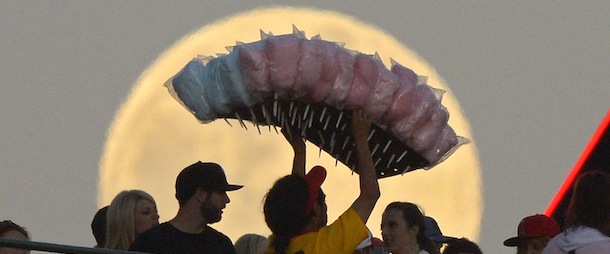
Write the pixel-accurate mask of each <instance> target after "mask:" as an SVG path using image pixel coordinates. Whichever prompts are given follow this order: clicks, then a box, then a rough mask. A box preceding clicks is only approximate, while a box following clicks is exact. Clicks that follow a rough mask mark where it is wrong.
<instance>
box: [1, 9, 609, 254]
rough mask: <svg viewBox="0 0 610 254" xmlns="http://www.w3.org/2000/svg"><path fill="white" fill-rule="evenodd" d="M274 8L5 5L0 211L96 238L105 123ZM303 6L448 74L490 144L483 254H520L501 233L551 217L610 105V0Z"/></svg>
mask: <svg viewBox="0 0 610 254" xmlns="http://www.w3.org/2000/svg"><path fill="white" fill-rule="evenodd" d="M274 3H275V4H277V3H280V1H259V3H254V2H248V3H243V2H238V1H181V2H180V3H173V2H171V3H170V2H169V1H168V2H160V1H159V2H153V1H104V2H101V1H100V2H94V1H61V2H56V1H3V2H1V3H0V38H2V43H0V59H1V60H0V117H1V119H2V122H1V125H0V172H1V173H2V174H1V176H0V219H12V220H13V221H15V222H17V223H19V224H22V225H24V226H26V227H28V229H29V230H30V231H31V233H32V235H33V237H34V239H35V240H38V241H47V242H56V243H64V244H74V245H83V246H92V245H93V244H94V240H93V237H92V236H91V233H90V228H89V223H90V221H91V218H92V216H93V214H94V213H95V211H96V210H97V204H96V191H97V189H96V184H97V174H98V162H99V160H100V156H101V153H102V149H103V146H104V142H105V136H106V131H107V128H108V127H109V125H110V124H111V122H112V119H113V117H114V114H115V112H116V110H117V109H118V108H119V106H120V105H121V103H122V101H123V100H124V99H125V98H126V96H127V95H128V94H129V92H130V89H131V87H132V85H133V84H134V83H135V81H136V80H137V78H138V77H139V76H140V74H141V73H142V71H144V70H145V69H146V68H147V67H148V66H149V65H150V64H151V62H152V61H153V60H155V59H156V58H157V57H158V55H159V54H160V53H161V52H163V51H164V50H165V49H167V48H168V47H170V46H171V45H172V44H173V43H174V42H175V41H176V40H178V39H180V38H181V37H183V36H185V35H187V34H189V33H190V32H192V31H193V30H196V29H198V28H200V27H202V26H203V25H205V24H209V23H212V22H214V21H216V20H218V19H222V18H223V17H226V16H228V15H232V14H236V13H239V12H242V11H247V10H251V9H253V8H256V7H265V6H272V5H273V4H274ZM284 3H285V2H284ZM290 3H292V4H284V5H290V6H303V7H315V8H319V9H328V10H334V11H338V12H341V13H343V14H347V15H351V16H354V17H356V18H358V19H360V20H361V21H363V22H366V23H369V24H371V25H373V26H377V27H379V28H381V29H383V30H385V31H386V32H388V33H389V34H391V35H392V36H394V37H396V38H397V39H398V40H399V41H400V42H402V43H403V44H405V45H406V46H408V47H409V48H410V49H412V50H414V51H415V52H417V53H418V54H419V55H420V56H421V57H422V58H423V59H424V60H425V61H426V62H428V63H429V64H431V65H432V66H433V67H434V68H435V69H436V71H437V72H438V73H439V75H440V76H441V77H443V78H444V80H445V81H446V82H447V84H448V86H449V87H450V88H451V92H452V93H453V94H454V96H455V97H456V98H457V99H458V101H459V102H460V104H461V105H462V108H463V111H464V114H465V116H466V117H467V118H468V119H469V120H470V123H471V127H472V131H473V136H474V137H473V138H474V139H475V140H476V141H477V148H478V151H479V156H480V158H481V166H482V171H483V185H484V187H483V188H484V201H485V211H484V217H483V224H482V225H483V226H482V231H481V237H480V239H479V243H480V245H481V246H482V248H483V250H484V251H485V252H486V253H514V252H515V250H514V249H511V248H507V247H504V246H503V245H502V241H503V240H504V239H506V238H508V237H511V236H513V235H514V234H515V233H516V226H517V223H518V222H519V220H520V219H521V218H522V217H524V216H526V215H530V214H534V213H542V212H544V210H545V208H546V207H547V205H548V203H549V202H550V200H551V199H552V198H553V196H554V195H555V193H556V191H557V189H558V188H559V186H560V185H561V183H562V182H563V179H564V177H565V176H566V175H567V174H568V172H569V171H570V170H571V168H572V166H573V165H574V163H575V162H576V160H577V159H578V157H579V156H580V154H581V152H582V150H583V148H584V147H585V145H586V144H587V142H588V141H589V139H590V137H591V135H592V134H593V132H594V131H595V129H596V128H597V126H598V124H599V123H600V121H601V120H602V118H603V117H604V115H605V114H606V112H607V111H608V110H609V108H610V107H609V105H610V85H609V84H607V82H606V81H607V73H608V66H610V46H608V38H610V30H609V29H607V26H608V24H610V15H609V14H610V13H609V12H608V10H610V2H607V1H603V2H602V1H600V2H598V3H596V2H593V1H587V2H586V3H584V2H582V3H581V2H578V3H577V2H573V3H558V1H536V2H535V3H532V2H526V1H514V2H512V1H495V2H483V1H451V2H440V1H438V2H430V1H410V3H402V2H401V3H399V1H391V2H390V1H387V2H381V3H380V2H373V1H350V2H337V1H334V2H331V1H309V3H307V4H300V3H299V2H297V1H290ZM289 25H290V24H287V26H289ZM372 39H374V38H372ZM405 177H408V176H405ZM457 219H459V218H456V220H457ZM441 227H442V225H441Z"/></svg>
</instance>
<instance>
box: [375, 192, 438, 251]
mask: <svg viewBox="0 0 610 254" xmlns="http://www.w3.org/2000/svg"><path fill="white" fill-rule="evenodd" d="M394 209H396V210H399V211H401V212H402V215H403V218H404V219H405V221H406V222H407V227H409V228H410V227H413V226H418V227H419V232H417V239H416V240H417V244H418V245H419V248H420V249H422V250H425V251H427V252H429V253H431V254H435V253H439V250H438V248H437V247H436V245H435V244H434V242H433V241H432V239H430V237H428V236H427V235H426V233H425V231H426V222H425V220H424V214H423V213H422V211H421V210H420V209H419V207H418V206H417V205H416V204H413V203H409V202H392V203H390V204H389V205H388V206H387V207H386V208H385V211H388V210H394ZM385 211H384V213H385Z"/></svg>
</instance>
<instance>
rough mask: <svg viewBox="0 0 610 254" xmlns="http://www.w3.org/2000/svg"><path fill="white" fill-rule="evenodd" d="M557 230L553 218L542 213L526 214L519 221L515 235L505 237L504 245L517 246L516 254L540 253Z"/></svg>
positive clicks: (556, 224)
mask: <svg viewBox="0 0 610 254" xmlns="http://www.w3.org/2000/svg"><path fill="white" fill-rule="evenodd" d="M559 232H560V231H559V224H558V223H557V221H555V219H553V218H551V217H548V216H546V215H544V214H536V215H532V216H528V217H525V218H523V220H521V222H520V223H519V226H518V227H517V236H516V237H512V238H509V239H506V241H504V246H508V247H517V254H525V253H528V254H529V253H533V254H540V253H542V250H544V247H546V244H547V243H549V241H550V240H551V238H553V237H554V236H556V235H557V234H559Z"/></svg>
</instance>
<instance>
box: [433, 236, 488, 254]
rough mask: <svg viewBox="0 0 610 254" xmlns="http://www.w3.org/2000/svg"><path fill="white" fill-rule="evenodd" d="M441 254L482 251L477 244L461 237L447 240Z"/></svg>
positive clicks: (480, 252) (470, 253)
mask: <svg viewBox="0 0 610 254" xmlns="http://www.w3.org/2000/svg"><path fill="white" fill-rule="evenodd" d="M443 254H483V252H482V251H481V248H479V245H477V244H476V243H474V242H473V241H470V240H468V238H465V237H463V238H460V239H453V240H451V241H449V242H448V243H447V247H445V249H444V250H443Z"/></svg>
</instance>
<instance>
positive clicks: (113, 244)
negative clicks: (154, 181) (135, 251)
mask: <svg viewBox="0 0 610 254" xmlns="http://www.w3.org/2000/svg"><path fill="white" fill-rule="evenodd" d="M106 223H107V224H106V225H107V226H106V229H107V231H106V244H105V245H104V246H105V247H106V248H110V249H117V250H127V249H129V246H130V245H131V243H132V242H133V241H134V240H135V239H136V237H137V236H138V235H139V234H141V233H142V232H144V231H146V230H148V229H150V228H152V227H154V226H156V225H158V224H159V214H158V213H157V205H156V203H155V200H154V199H153V197H152V196H151V195H150V194H148V193H146V192H144V191H141V190H129V191H122V192H120V193H119V194H117V195H116V196H115V197H114V199H113V200H112V202H111V203H110V206H109V207H108V211H107V212H106Z"/></svg>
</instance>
